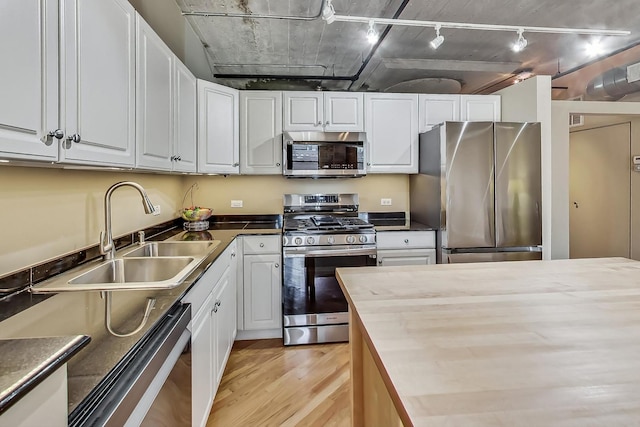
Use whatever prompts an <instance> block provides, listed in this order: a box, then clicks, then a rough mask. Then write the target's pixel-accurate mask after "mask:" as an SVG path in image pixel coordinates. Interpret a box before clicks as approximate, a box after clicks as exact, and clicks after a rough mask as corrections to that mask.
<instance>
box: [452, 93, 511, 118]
mask: <svg viewBox="0 0 640 427" xmlns="http://www.w3.org/2000/svg"><path fill="white" fill-rule="evenodd" d="M501 119H502V113H501V109H500V95H461V96H460V120H462V121H469V122H499V121H500V120H501Z"/></svg>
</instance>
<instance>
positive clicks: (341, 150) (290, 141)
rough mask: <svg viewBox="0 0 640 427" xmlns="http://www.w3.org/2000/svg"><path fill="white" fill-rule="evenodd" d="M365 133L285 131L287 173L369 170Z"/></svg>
mask: <svg viewBox="0 0 640 427" xmlns="http://www.w3.org/2000/svg"><path fill="white" fill-rule="evenodd" d="M365 147H366V142H365V135H364V133H359V132H285V133H284V138H283V156H282V157H283V160H284V162H283V168H282V174H283V175H284V176H285V177H290V178H293V177H308V178H340V177H359V176H364V175H366V174H367V166H366V163H365V162H366V153H365Z"/></svg>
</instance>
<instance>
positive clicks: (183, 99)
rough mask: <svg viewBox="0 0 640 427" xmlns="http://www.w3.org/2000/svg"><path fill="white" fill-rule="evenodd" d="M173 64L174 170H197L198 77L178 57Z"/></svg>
mask: <svg viewBox="0 0 640 427" xmlns="http://www.w3.org/2000/svg"><path fill="white" fill-rule="evenodd" d="M173 64H174V70H175V73H174V100H175V104H174V105H175V111H174V113H175V115H174V117H175V121H174V131H175V141H174V144H173V170H174V171H176V172H195V171H196V160H197V158H196V144H197V127H196V126H197V117H198V116H197V109H196V105H197V90H196V78H195V76H194V75H193V74H192V73H191V71H189V69H188V68H187V67H186V66H185V65H184V64H183V63H182V62H180V61H179V60H178V59H177V58H176V59H175V61H174V62H173Z"/></svg>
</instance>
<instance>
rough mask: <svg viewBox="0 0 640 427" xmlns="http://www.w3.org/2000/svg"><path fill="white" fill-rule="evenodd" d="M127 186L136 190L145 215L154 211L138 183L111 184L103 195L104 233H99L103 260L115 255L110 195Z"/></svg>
mask: <svg viewBox="0 0 640 427" xmlns="http://www.w3.org/2000/svg"><path fill="white" fill-rule="evenodd" d="M124 186H129V187H133V188H135V189H136V190H138V193H140V195H141V196H142V206H143V207H144V212H145V213H146V214H152V213H154V212H155V211H156V209H155V208H154V207H153V203H151V200H149V196H147V192H146V191H144V188H142V186H141V185H140V184H138V183H135V182H131V181H122V182H118V183H116V184H113V185H112V186H111V187H109V189H108V190H107V192H106V193H105V195H104V227H105V229H104V231H101V232H100V254H101V255H104V259H105V260H109V259H113V258H115V255H116V247H115V245H114V244H113V234H112V232H111V194H113V192H114V191H115V189H116V188H119V187H124Z"/></svg>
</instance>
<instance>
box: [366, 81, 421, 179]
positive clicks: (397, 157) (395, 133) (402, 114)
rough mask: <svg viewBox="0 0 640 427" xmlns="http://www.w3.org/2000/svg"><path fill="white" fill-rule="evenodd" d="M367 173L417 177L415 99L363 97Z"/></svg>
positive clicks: (416, 113) (375, 95)
mask: <svg viewBox="0 0 640 427" xmlns="http://www.w3.org/2000/svg"><path fill="white" fill-rule="evenodd" d="M364 103H365V124H366V126H365V128H366V134H367V140H368V153H369V160H368V171H369V172H370V173H418V95H411V94H384V93H367V94H365V96H364Z"/></svg>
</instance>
